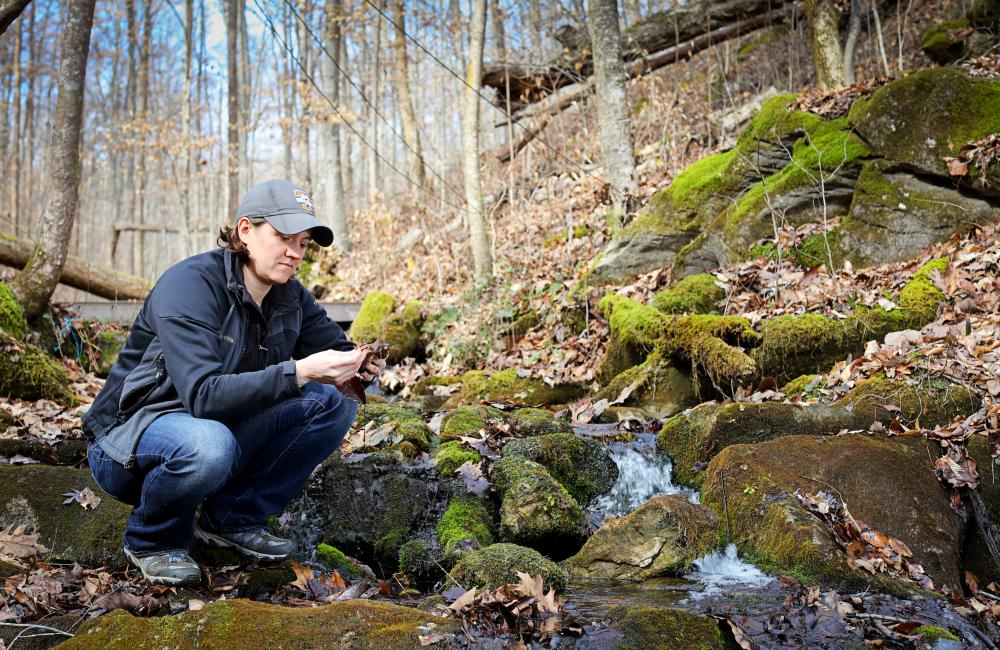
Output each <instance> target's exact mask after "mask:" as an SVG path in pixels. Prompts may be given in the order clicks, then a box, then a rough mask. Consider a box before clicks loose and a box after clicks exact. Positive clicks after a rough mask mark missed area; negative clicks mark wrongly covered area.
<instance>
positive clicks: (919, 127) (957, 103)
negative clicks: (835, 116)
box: [848, 68, 1000, 178]
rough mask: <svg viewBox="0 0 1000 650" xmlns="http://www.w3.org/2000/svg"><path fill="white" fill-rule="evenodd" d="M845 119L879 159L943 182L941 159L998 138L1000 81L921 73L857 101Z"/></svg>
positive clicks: (944, 71)
mask: <svg viewBox="0 0 1000 650" xmlns="http://www.w3.org/2000/svg"><path fill="white" fill-rule="evenodd" d="M848 118H849V120H850V124H851V126H852V127H853V128H855V129H856V130H857V131H858V133H859V134H860V135H861V136H862V137H863V138H864V139H865V141H866V142H868V144H869V145H870V146H871V147H872V149H873V150H874V151H875V153H877V154H878V155H880V156H882V157H884V158H887V159H889V160H894V161H897V162H900V163H903V164H905V165H907V166H908V167H912V168H914V169H917V170H919V171H921V172H925V173H930V174H935V175H937V176H942V177H945V178H947V177H948V170H947V166H946V163H945V161H944V158H945V157H947V156H954V155H956V154H957V153H958V150H959V149H961V148H962V146H963V145H965V144H966V143H967V142H971V141H973V140H977V139H979V138H981V137H983V136H986V135H989V134H991V133H997V132H1000V81H997V80H996V79H987V78H981V77H980V78H977V77H972V76H969V75H968V74H966V73H965V72H963V71H962V70H959V69H957V68H933V69H926V70H919V71H917V72H914V73H913V74H911V75H909V76H907V77H904V78H903V79H900V80H898V81H895V82H893V83H891V84H888V85H886V86H883V87H882V88H880V89H879V90H878V91H876V92H875V93H874V94H873V95H871V96H870V97H867V98H862V99H858V100H857V101H855V102H854V104H853V105H852V106H851V110H850V113H849V114H848Z"/></svg>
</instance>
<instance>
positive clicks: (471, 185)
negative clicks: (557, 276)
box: [462, 0, 493, 279]
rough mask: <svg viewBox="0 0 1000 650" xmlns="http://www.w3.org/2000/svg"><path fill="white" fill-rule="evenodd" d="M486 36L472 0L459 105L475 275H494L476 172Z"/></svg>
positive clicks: (481, 2)
mask: <svg viewBox="0 0 1000 650" xmlns="http://www.w3.org/2000/svg"><path fill="white" fill-rule="evenodd" d="M485 40H486V0H473V3H472V24H471V25H470V28H469V64H468V67H466V72H465V82H466V83H467V84H468V87H467V88H465V90H464V93H465V101H464V105H463V109H462V151H463V155H462V163H463V164H462V173H463V174H464V176H465V203H466V206H467V209H468V219H469V240H470V244H471V246H472V259H473V262H474V264H475V272H476V277H477V278H483V279H485V278H489V277H491V276H492V275H493V260H492V259H491V258H490V242H489V238H488V237H487V234H486V215H485V214H483V212H484V210H483V185H482V181H481V180H480V175H479V95H478V94H477V93H476V89H477V88H479V86H480V84H481V83H482V80H483V42H484V41H485Z"/></svg>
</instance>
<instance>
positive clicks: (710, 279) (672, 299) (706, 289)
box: [653, 273, 726, 314]
mask: <svg viewBox="0 0 1000 650" xmlns="http://www.w3.org/2000/svg"><path fill="white" fill-rule="evenodd" d="M725 295H726V292H725V291H723V289H722V288H721V287H719V286H718V285H717V284H716V280H715V276H713V275H709V274H708V273H698V274H695V275H688V276H686V277H684V278H683V279H682V280H681V281H680V282H678V283H677V284H676V285H675V286H674V287H672V288H670V289H667V290H666V291H660V292H659V293H657V294H656V295H655V296H653V307H655V308H656V309H659V310H660V311H662V312H663V313H665V314H707V313H709V312H713V311H715V310H716V303H718V302H719V301H720V300H722V299H723V298H724V297H725Z"/></svg>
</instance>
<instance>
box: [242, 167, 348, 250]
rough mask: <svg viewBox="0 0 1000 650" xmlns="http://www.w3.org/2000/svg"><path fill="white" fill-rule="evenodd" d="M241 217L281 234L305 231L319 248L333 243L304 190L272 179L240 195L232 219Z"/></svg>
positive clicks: (328, 230) (331, 235)
mask: <svg viewBox="0 0 1000 650" xmlns="http://www.w3.org/2000/svg"><path fill="white" fill-rule="evenodd" d="M243 217H250V218H251V219H254V218H256V217H263V218H264V219H266V220H267V222H268V223H269V224H271V226H272V227H273V228H274V229H275V230H277V231H278V232H280V233H282V234H284V235H294V234H296V233H300V232H302V231H304V230H308V231H310V234H311V235H312V238H313V241H315V242H316V243H317V244H319V245H320V246H329V245H330V244H332V243H333V231H332V230H330V229H329V228H327V227H326V226H324V225H323V224H322V223H320V221H319V219H317V218H316V210H315V208H313V202H312V200H311V199H310V198H309V195H308V194H306V191H305V189H304V188H303V187H301V186H299V185H296V184H295V183H290V182H288V181H283V180H279V179H273V180H269V181H264V182H263V183H260V184H259V185H254V186H253V187H251V188H250V189H249V190H247V193H246V194H244V195H243V200H241V201H240V207H238V208H237V209H236V217H235V220H236V221H239V220H240V219H242V218H243Z"/></svg>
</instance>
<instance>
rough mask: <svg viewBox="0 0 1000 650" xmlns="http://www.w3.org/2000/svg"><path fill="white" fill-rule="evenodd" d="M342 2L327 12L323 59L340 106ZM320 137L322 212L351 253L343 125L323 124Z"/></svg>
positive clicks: (328, 86)
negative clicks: (341, 145)
mask: <svg viewBox="0 0 1000 650" xmlns="http://www.w3.org/2000/svg"><path fill="white" fill-rule="evenodd" d="M343 9H344V8H343V2H342V0H327V1H326V7H325V11H324V21H323V23H324V30H323V46H324V48H325V49H326V54H325V55H324V56H323V58H322V70H323V90H324V92H325V93H326V96H327V97H329V98H330V101H331V102H333V104H334V106H338V107H339V104H340V70H339V67H338V66H339V65H340V44H341V43H340V41H341V38H342V37H343V30H342V27H341V23H342V21H343V20H344V11H343ZM319 132H320V134H321V135H320V138H321V142H322V144H323V156H324V159H325V160H324V165H323V169H322V171H321V172H320V174H319V178H320V185H321V187H322V190H323V207H322V209H323V210H324V211H326V213H327V214H329V215H330V225H331V226H332V227H333V234H334V238H335V241H336V242H337V244H338V245H339V246H340V247H341V248H343V249H344V250H350V248H351V241H350V238H349V236H348V230H347V214H346V213H345V210H344V186H343V180H342V178H341V170H340V168H341V158H340V122H339V120H337V119H335V120H334V121H333V122H332V123H330V124H322V126H321V129H320V131H319Z"/></svg>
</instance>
